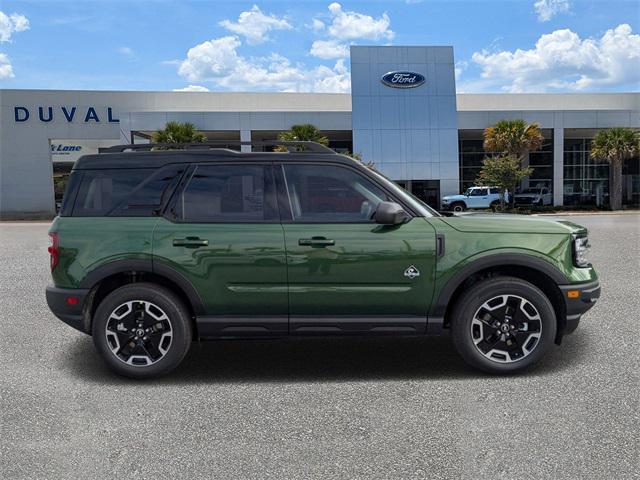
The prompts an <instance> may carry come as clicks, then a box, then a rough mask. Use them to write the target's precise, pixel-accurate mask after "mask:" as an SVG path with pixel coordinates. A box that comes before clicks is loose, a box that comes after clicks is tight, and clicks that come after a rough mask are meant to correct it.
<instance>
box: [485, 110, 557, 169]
mask: <svg viewBox="0 0 640 480" xmlns="http://www.w3.org/2000/svg"><path fill="white" fill-rule="evenodd" d="M542 142H544V137H543V136H542V132H541V131H540V127H539V126H538V124H537V123H527V122H525V121H524V120H520V119H516V120H500V121H499V122H498V123H496V124H495V125H494V126H492V127H489V128H486V129H485V131H484V149H485V151H487V152H497V153H500V154H502V155H507V156H511V157H517V158H520V160H521V161H522V159H523V158H524V157H525V156H526V155H527V154H528V153H529V152H532V151H535V150H539V149H540V147H542Z"/></svg>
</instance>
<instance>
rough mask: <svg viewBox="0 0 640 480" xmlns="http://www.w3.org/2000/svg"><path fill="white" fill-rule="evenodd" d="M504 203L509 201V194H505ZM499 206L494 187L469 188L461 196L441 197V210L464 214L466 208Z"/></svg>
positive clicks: (497, 195)
mask: <svg viewBox="0 0 640 480" xmlns="http://www.w3.org/2000/svg"><path fill="white" fill-rule="evenodd" d="M504 201H505V202H508V201H509V194H508V193H507V192H505V194H504ZM499 204H500V189H499V188H496V187H471V188H468V189H467V191H466V192H464V193H463V194H461V195H447V196H445V197H442V209H443V210H452V211H454V212H464V211H465V210H466V209H468V208H492V209H495V208H496V207H497V206H498V205H499Z"/></svg>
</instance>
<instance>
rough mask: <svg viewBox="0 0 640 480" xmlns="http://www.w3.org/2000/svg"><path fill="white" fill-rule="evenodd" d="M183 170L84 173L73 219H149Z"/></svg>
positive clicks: (176, 168) (130, 170)
mask: <svg viewBox="0 0 640 480" xmlns="http://www.w3.org/2000/svg"><path fill="white" fill-rule="evenodd" d="M183 168H184V167H175V166H170V167H165V168H162V169H159V170H158V169H146V168H145V169H121V170H109V169H107V170H83V171H80V172H77V173H81V175H82V179H81V180H80V181H79V183H80V186H79V188H78V193H77V195H76V199H75V205H74V207H73V216H74V217H103V216H114V217H140V216H143V217H144V216H152V215H154V214H155V212H156V210H157V209H158V208H159V207H160V206H161V205H162V203H163V201H164V200H165V194H166V192H167V191H168V190H169V189H170V188H171V187H172V186H175V183H176V182H177V180H178V179H179V178H180V175H181V173H182V171H183Z"/></svg>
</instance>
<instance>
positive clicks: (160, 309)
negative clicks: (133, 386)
mask: <svg viewBox="0 0 640 480" xmlns="http://www.w3.org/2000/svg"><path fill="white" fill-rule="evenodd" d="M134 309H137V310H143V313H140V312H139V311H134ZM120 312H129V313H126V314H123V316H122V320H120V319H119V318H118V317H117V315H119V314H120ZM136 314H139V315H142V317H143V318H139V317H136ZM151 314H153V315H154V316H151ZM160 314H161V315H160ZM110 322H111V323H110ZM114 322H115V323H119V325H117V328H114V324H113V323H114ZM135 322H141V323H138V324H137V325H143V324H144V326H143V327H142V330H144V331H148V333H145V335H148V337H142V338H141V337H138V336H136V337H135V339H137V340H133V338H132V336H133V335H136V333H135V332H139V331H141V330H139V329H138V328H139V327H133V328H130V329H129V330H127V327H128V325H129V324H131V323H135ZM124 323H126V324H127V325H124ZM108 324H109V330H108V329H107V328H108V327H107V325H108ZM158 325H159V327H157V326H158ZM156 327H157V329H156ZM120 328H123V329H124V332H123V331H121V330H120ZM91 331H92V335H93V343H94V344H95V346H96V348H97V350H98V352H99V353H100V355H101V356H102V358H103V359H104V361H105V362H106V363H107V365H108V366H109V368H110V369H111V370H113V371H114V372H116V373H117V374H119V375H123V376H125V377H131V378H152V377H157V376H160V375H164V374H166V373H168V372H170V371H171V370H173V369H174V368H176V367H177V366H178V365H179V364H180V362H181V361H182V359H183V358H184V357H185V355H186V354H187V352H188V351H189V347H190V346H191V339H192V335H193V333H192V324H191V317H190V315H189V312H188V311H187V308H186V307H185V305H184V303H183V302H182V301H181V300H180V299H179V298H178V297H177V296H176V295H175V294H174V293H172V292H171V291H170V290H168V289H166V288H165V287H162V286H160V285H156V284H152V283H131V284H128V285H124V286H122V287H120V288H118V289H116V290H114V291H113V292H111V293H110V294H109V295H107V297H105V298H104V300H102V302H101V303H100V305H99V306H98V308H97V310H96V312H95V315H94V317H93V324H92V328H91ZM121 335H122V338H128V340H122V342H123V343H126V345H127V347H125V348H126V349H127V352H126V353H128V352H133V353H131V354H129V357H127V355H126V354H125V353H123V352H124V351H125V348H122V349H120V348H119V347H120V344H121ZM158 337H160V338H158ZM165 337H166V338H165ZM143 338H144V339H148V342H153V343H154V345H155V343H160V344H162V345H160V346H158V345H155V346H154V345H150V344H149V343H147V342H145V341H144V340H143ZM167 338H168V342H167ZM115 342H117V343H115ZM128 345H134V346H133V347H129V346H128ZM114 349H117V350H119V352H121V353H120V354H118V353H115V352H114ZM162 350H164V352H163V351H162ZM151 352H154V353H155V354H157V355H159V356H157V358H154V356H153V355H152V354H151ZM135 353H138V354H135ZM139 353H143V354H142V355H139ZM144 356H146V357H147V358H146V360H145V359H143V358H142V357H144ZM127 358H128V361H133V362H135V363H136V364H129V363H126V360H125V359H127ZM143 360H144V361H145V363H147V364H145V365H142V363H141V362H142V361H143Z"/></svg>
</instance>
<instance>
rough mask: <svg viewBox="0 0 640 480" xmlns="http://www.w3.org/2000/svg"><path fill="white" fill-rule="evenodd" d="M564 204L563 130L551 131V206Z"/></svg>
mask: <svg viewBox="0 0 640 480" xmlns="http://www.w3.org/2000/svg"><path fill="white" fill-rule="evenodd" d="M563 203H564V128H562V127H556V128H554V129H553V204H554V205H558V206H559V205H562V204H563Z"/></svg>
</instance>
